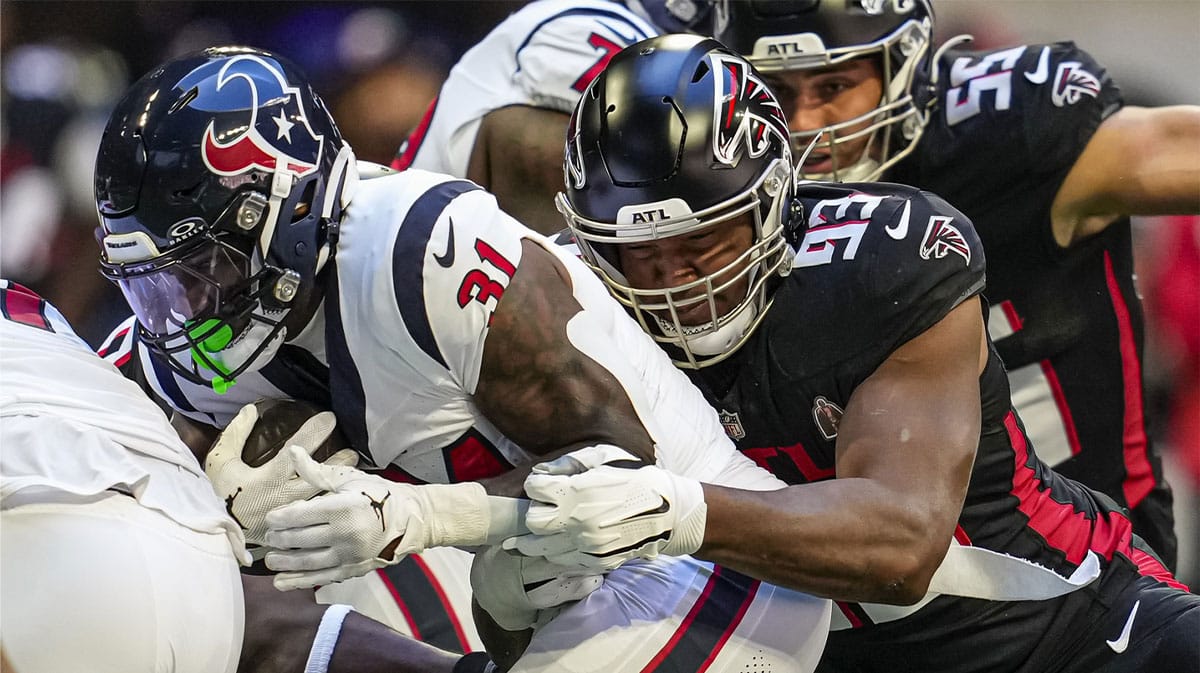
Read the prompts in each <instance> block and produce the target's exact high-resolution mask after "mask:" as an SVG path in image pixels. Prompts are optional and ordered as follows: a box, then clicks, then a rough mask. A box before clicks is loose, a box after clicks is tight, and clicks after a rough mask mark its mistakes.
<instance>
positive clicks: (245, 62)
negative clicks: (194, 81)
mask: <svg viewBox="0 0 1200 673" xmlns="http://www.w3.org/2000/svg"><path fill="white" fill-rule="evenodd" d="M208 67H212V66H211V65H205V66H201V69H204V68H208ZM195 74H197V73H193V75H195ZM188 79H191V76H189V77H188V78H185V79H184V81H187V80H188ZM188 105H189V106H190V107H192V108H195V109H197V110H203V111H210V112H211V111H218V112H231V111H235V110H249V111H250V120H249V123H248V124H245V125H241V124H239V125H237V126H236V127H233V128H231V129H228V130H226V129H216V128H215V125H216V123H217V120H213V121H212V122H209V125H208V128H206V129H205V130H204V143H203V146H202V152H201V154H202V155H203V157H204V163H205V165H206V166H208V168H209V170H211V171H212V172H214V173H216V174H218V175H240V174H242V173H245V172H247V171H250V170H254V169H257V170H262V171H268V172H274V171H275V170H276V169H277V168H281V167H282V168H286V169H287V170H288V171H290V172H292V173H295V174H296V175H297V176H305V175H308V174H309V173H312V172H313V171H315V170H316V169H317V165H318V164H319V163H320V161H321V145H322V140H323V138H322V136H320V135H317V134H315V133H313V130H312V127H311V126H310V125H309V122H308V118H307V117H306V116H305V114H304V108H303V107H302V106H301V105H300V90H299V89H298V88H297V87H294V86H291V85H290V84H289V83H288V81H287V79H286V78H285V77H284V75H283V73H282V72H281V70H280V69H279V66H277V65H275V64H274V63H271V62H270V61H268V60H266V59H263V58H261V57H259V56H253V55H243V56H236V57H234V58H231V59H229V60H228V61H224V62H222V65H221V70H220V72H219V73H218V75H217V77H216V88H215V90H212V91H205V90H203V88H202V90H201V91H200V93H199V94H198V95H197V96H196V98H195V99H194V100H192V101H191V102H190V103H188ZM260 107H261V108H263V109H264V110H266V109H267V108H270V109H272V110H274V113H272V114H268V115H263V116H260V115H259V109H260ZM227 133H228V135H226V134H227Z"/></svg>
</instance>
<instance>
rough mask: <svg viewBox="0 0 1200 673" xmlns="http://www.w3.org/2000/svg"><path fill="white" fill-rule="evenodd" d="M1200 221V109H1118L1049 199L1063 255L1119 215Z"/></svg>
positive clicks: (1094, 136) (1098, 131)
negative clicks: (1197, 216) (1195, 218)
mask: <svg viewBox="0 0 1200 673" xmlns="http://www.w3.org/2000/svg"><path fill="white" fill-rule="evenodd" d="M1188 213H1200V106H1189V105H1177V106H1171V107H1162V108H1138V107H1129V108H1124V109H1122V110H1120V111H1119V112H1117V113H1116V114H1114V115H1112V116H1111V117H1109V118H1108V119H1106V120H1105V121H1104V122H1103V123H1102V124H1100V128H1098V129H1097V130H1096V133H1095V135H1093V136H1092V138H1091V140H1089V141H1088V144H1087V147H1085V148H1084V151H1083V153H1082V154H1080V155H1079V158H1078V159H1077V160H1076V161H1075V165H1074V166H1073V167H1072V168H1071V171H1070V173H1068V174H1067V178H1066V180H1065V181H1064V182H1063V184H1062V187H1060V188H1059V190H1058V194H1057V195H1056V196H1055V198H1054V204H1053V205H1052V207H1051V217H1052V220H1053V226H1054V237H1055V239H1056V240H1057V241H1058V244H1059V245H1060V246H1063V247H1068V246H1070V245H1073V244H1075V243H1077V242H1079V241H1080V240H1082V239H1084V238H1087V237H1089V236H1092V235H1094V234H1098V233H1100V232H1101V231H1103V230H1104V229H1105V228H1106V227H1107V226H1108V225H1109V224H1111V223H1112V222H1113V221H1114V220H1116V219H1117V218H1118V217H1120V216H1122V215H1169V214H1188Z"/></svg>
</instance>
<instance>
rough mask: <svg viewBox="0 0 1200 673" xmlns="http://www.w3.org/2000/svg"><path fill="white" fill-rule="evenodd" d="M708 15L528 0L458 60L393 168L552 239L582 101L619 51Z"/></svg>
mask: <svg viewBox="0 0 1200 673" xmlns="http://www.w3.org/2000/svg"><path fill="white" fill-rule="evenodd" d="M707 16H708V4H707V3H705V2H690V1H689V0H682V1H679V0H674V1H672V2H663V1H662V0H648V1H647V2H627V3H620V2H607V1H604V0H541V1H539V2H532V3H530V4H528V5H526V6H525V7H522V8H521V9H520V11H517V12H515V13H514V14H513V15H512V16H510V17H509V18H507V19H506V20H504V21H503V22H501V23H500V24H499V25H497V26H496V28H494V29H493V30H492V31H491V32H490V33H489V34H488V35H487V36H486V37H484V38H483V40H481V41H480V42H479V43H478V44H476V45H475V46H474V47H472V48H471V49H470V50H469V51H467V53H466V54H464V55H463V57H462V58H461V59H459V61H458V63H457V64H455V66H454V67H453V68H452V69H451V70H450V74H449V76H447V78H446V81H445V82H444V83H443V84H442V88H441V90H440V91H439V93H438V96H437V97H436V98H435V99H434V100H433V102H432V103H430V105H429V109H428V110H427V111H426V112H425V116H424V118H423V119H422V121H421V123H420V124H419V125H418V126H417V128H416V129H414V130H413V132H412V134H411V135H410V136H409V137H408V139H407V140H406V141H405V142H404V144H403V145H401V147H400V149H399V151H398V152H397V154H396V158H395V160H394V161H393V162H392V167H393V168H396V169H400V170H403V169H407V168H422V169H425V170H430V171H436V172H438V173H446V174H448V175H453V176H455V177H460V178H467V179H469V180H472V181H474V182H476V183H478V184H479V185H481V186H483V187H484V188H485V189H487V190H488V191H489V192H491V193H492V194H494V195H495V196H496V199H497V200H498V201H499V202H500V207H501V208H503V209H504V210H505V211H506V212H508V213H509V214H511V215H512V216H514V217H516V218H517V220H519V221H520V222H521V223H523V224H525V225H526V226H529V227H531V228H533V229H535V230H537V231H540V232H542V233H544V234H551V233H553V232H557V231H559V230H561V229H562V228H563V220H562V217H561V216H560V215H559V214H558V212H557V211H556V210H555V208H554V195H555V194H556V193H558V191H559V190H561V189H562V155H563V139H564V138H565V137H566V131H567V120H568V118H569V117H570V113H571V110H573V109H574V107H575V103H576V101H578V100H579V94H581V93H583V90H584V89H586V88H587V85H588V84H590V83H591V81H592V79H593V78H595V76H596V75H597V74H598V73H599V72H600V71H601V70H602V69H603V68H604V65H605V64H607V63H608V59H609V58H611V57H612V55H613V54H615V53H617V52H618V51H620V50H621V49H622V48H624V47H626V46H628V45H630V44H633V43H634V42H638V41H641V40H644V39H646V38H648V37H653V36H655V35H657V34H659V32H660V31H665V32H681V31H688V30H699V29H700V28H698V26H699V25H701V24H702V22H703V20H704V19H706V18H707Z"/></svg>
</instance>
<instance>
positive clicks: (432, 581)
mask: <svg viewBox="0 0 1200 673" xmlns="http://www.w3.org/2000/svg"><path fill="white" fill-rule="evenodd" d="M410 558H412V560H413V561H415V562H416V564H417V567H418V568H420V569H421V572H423V573H425V578H426V579H428V580H429V585H430V586H432V587H433V590H434V592H435V593H437V597H438V600H439V601H441V603H442V609H444V610H445V611H446V616H447V617H449V618H450V625H451V626H453V627H454V635H455V636H457V637H458V643H459V645H460V647H461V648H462V651H463V653H465V654H470V652H471V641H469V640H467V632H466V631H464V630H463V627H462V622H461V621H459V619H458V613H457V612H455V611H454V604H453V603H451V602H450V597H449V596H448V595H446V590H445V589H443V588H442V583H441V582H439V581H438V578H437V575H435V574H433V570H431V569H430V568H429V564H428V563H425V559H423V558H421V557H420V556H418V555H416V554H414V555H412V556H411V557H410Z"/></svg>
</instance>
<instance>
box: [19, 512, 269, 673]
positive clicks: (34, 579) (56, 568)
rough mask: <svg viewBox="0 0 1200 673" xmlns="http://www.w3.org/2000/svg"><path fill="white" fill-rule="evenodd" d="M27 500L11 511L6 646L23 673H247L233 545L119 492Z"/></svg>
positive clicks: (242, 605)
mask: <svg viewBox="0 0 1200 673" xmlns="http://www.w3.org/2000/svg"><path fill="white" fill-rule="evenodd" d="M19 495H20V494H19ZM24 500H25V501H26V502H25V503H24V504H21V505H20V506H16V507H13V508H11V509H5V510H4V511H3V512H2V513H0V590H2V592H3V600H2V601H0V647H2V648H3V650H4V654H5V657H6V658H7V660H8V662H9V663H10V664H11V666H12V667H13V669H14V670H15V671H16V673H64V672H66V671H87V672H88V673H142V672H145V673H160V672H161V673H222V672H226V673H234V671H236V669H237V662H238V655H239V654H240V652H241V647H242V633H243V630H244V627H245V607H244V603H243V599H242V584H241V579H240V577H239V574H238V564H237V560H236V559H235V558H234V556H233V553H232V552H231V551H230V547H229V540H228V539H227V538H226V537H225V535H223V534H206V533H200V532H196V531H194V530H191V529H189V528H185V527H184V526H181V525H180V524H178V523H176V522H175V521H172V520H171V519H169V518H167V517H166V516H164V515H162V514H160V513H159V512H156V511H154V510H150V509H147V508H145V507H142V506H141V505H139V504H138V502H137V501H136V500H134V499H133V498H131V497H128V496H125V495H121V494H119V493H114V492H112V491H106V492H104V493H103V494H100V495H95V496H75V495H68V494H64V493H60V492H51V493H43V494H39V495H38V496H35V497H34V498H25V499H24ZM29 500H34V501H33V502H29Z"/></svg>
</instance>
